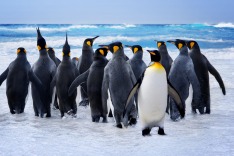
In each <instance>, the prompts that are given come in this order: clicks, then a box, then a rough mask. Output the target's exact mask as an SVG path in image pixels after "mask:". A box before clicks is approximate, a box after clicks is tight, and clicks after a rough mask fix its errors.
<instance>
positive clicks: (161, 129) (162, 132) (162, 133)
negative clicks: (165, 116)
mask: <svg viewBox="0 0 234 156" xmlns="http://www.w3.org/2000/svg"><path fill="white" fill-rule="evenodd" d="M158 134H159V135H166V134H165V133H164V129H163V128H160V127H159V129H158Z"/></svg>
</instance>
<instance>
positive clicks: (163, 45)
mask: <svg viewBox="0 0 234 156" xmlns="http://www.w3.org/2000/svg"><path fill="white" fill-rule="evenodd" d="M156 42H157V47H158V49H161V48H166V47H167V46H166V43H165V42H164V41H156Z"/></svg>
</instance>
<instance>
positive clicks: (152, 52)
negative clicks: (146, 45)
mask: <svg viewBox="0 0 234 156" xmlns="http://www.w3.org/2000/svg"><path fill="white" fill-rule="evenodd" d="M147 51H148V52H149V53H150V57H151V61H152V62H159V61H160V60H161V55H160V53H159V52H158V51H157V50H147Z"/></svg>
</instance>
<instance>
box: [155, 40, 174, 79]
mask: <svg viewBox="0 0 234 156" xmlns="http://www.w3.org/2000/svg"><path fill="white" fill-rule="evenodd" d="M157 47H158V51H159V53H160V56H161V60H160V63H161V64H162V66H163V67H164V68H165V70H166V73H167V76H168V74H169V71H170V69H171V64H172V62H173V60H172V58H171V56H170V55H169V53H168V51H167V46H166V43H165V42H164V41H157Z"/></svg>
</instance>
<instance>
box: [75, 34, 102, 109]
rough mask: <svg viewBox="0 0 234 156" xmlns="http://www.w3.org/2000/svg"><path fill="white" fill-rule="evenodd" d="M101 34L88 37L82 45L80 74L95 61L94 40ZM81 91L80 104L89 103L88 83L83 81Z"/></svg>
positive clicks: (79, 64)
mask: <svg viewBox="0 0 234 156" xmlns="http://www.w3.org/2000/svg"><path fill="white" fill-rule="evenodd" d="M98 37H99V36H96V37H94V38H87V39H86V40H85V41H84V43H83V47H82V55H81V56H80V59H79V63H78V71H79V74H82V73H84V72H86V71H87V70H88V69H89V67H90V66H91V64H92V63H93V55H94V51H93V48H92V46H93V42H94V40H95V39H96V38H98ZM80 89H81V90H80V91H81V102H80V104H79V105H81V106H87V105H88V104H89V100H88V95H87V84H86V83H83V84H82V85H81V87H80Z"/></svg>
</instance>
